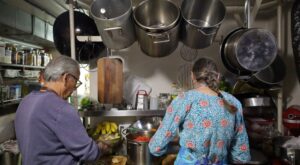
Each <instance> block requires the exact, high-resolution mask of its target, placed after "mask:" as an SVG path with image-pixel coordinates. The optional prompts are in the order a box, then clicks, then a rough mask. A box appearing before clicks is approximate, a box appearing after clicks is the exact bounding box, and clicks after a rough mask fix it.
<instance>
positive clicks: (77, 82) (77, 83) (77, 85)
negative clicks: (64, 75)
mask: <svg viewBox="0 0 300 165" xmlns="http://www.w3.org/2000/svg"><path fill="white" fill-rule="evenodd" d="M68 74H69V75H70V76H72V77H73V78H74V79H75V80H76V86H75V87H76V88H78V87H79V86H80V85H81V84H82V82H81V81H80V80H79V79H78V78H76V77H75V76H74V75H72V74H70V73H68Z"/></svg>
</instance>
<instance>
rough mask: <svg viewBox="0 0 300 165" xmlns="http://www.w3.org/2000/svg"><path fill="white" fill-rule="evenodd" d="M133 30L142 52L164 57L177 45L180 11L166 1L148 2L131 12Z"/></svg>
mask: <svg viewBox="0 0 300 165" xmlns="http://www.w3.org/2000/svg"><path fill="white" fill-rule="evenodd" d="M133 18H134V21H135V27H136V28H135V29H136V34H137V38H138V41H139V43H140V47H141V49H142V51H143V52H144V53H145V54H146V55H149V56H151V57H164V56H167V55H169V54H170V53H172V52H173V51H174V50H175V49H176V48H177V45H178V40H179V20H180V10H179V8H178V7H177V6H176V5H175V4H174V3H172V2H170V1H167V0H148V1H144V2H142V3H140V4H139V5H138V6H137V7H136V8H135V10H134V11H133Z"/></svg>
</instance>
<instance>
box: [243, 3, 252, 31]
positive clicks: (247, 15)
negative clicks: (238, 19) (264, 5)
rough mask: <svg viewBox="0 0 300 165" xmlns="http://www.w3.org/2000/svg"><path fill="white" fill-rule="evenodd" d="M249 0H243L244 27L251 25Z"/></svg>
mask: <svg viewBox="0 0 300 165" xmlns="http://www.w3.org/2000/svg"><path fill="white" fill-rule="evenodd" d="M250 2H251V0H246V2H245V10H244V14H245V27H246V28H250V27H251V17H250V15H251V3H250Z"/></svg>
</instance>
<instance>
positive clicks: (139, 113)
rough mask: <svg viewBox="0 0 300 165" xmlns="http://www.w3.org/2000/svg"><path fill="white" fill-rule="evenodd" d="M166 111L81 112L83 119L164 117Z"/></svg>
mask: <svg viewBox="0 0 300 165" xmlns="http://www.w3.org/2000/svg"><path fill="white" fill-rule="evenodd" d="M165 113H166V111H165V110H89V111H79V114H80V116H81V117H97V116H101V117H130V116H133V117H138V116H145V117H147V116H151V117H152V116H164V115H165Z"/></svg>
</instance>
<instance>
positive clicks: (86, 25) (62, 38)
mask: <svg viewBox="0 0 300 165" xmlns="http://www.w3.org/2000/svg"><path fill="white" fill-rule="evenodd" d="M74 28H75V29H76V30H75V36H99V32H98V30H97V27H96V24H95V22H94V21H93V19H92V18H90V17H89V16H87V15H85V14H84V13H81V12H79V11H74ZM53 38H54V45H55V47H56V49H57V50H58V51H59V52H60V53H61V54H62V55H67V56H71V46H70V23H69V11H66V12H64V13H62V14H60V15H59V16H58V17H57V18H56V19H55V21H54V25H53ZM75 46H76V47H75V53H76V60H77V61H79V62H80V63H87V62H90V61H91V60H92V59H96V58H99V57H100V54H101V52H102V51H104V50H105V46H104V44H103V43H102V42H80V41H79V40H77V38H76V37H75Z"/></svg>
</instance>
